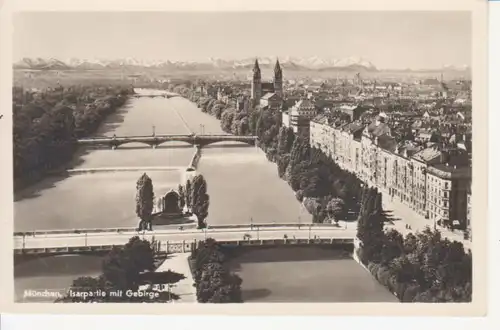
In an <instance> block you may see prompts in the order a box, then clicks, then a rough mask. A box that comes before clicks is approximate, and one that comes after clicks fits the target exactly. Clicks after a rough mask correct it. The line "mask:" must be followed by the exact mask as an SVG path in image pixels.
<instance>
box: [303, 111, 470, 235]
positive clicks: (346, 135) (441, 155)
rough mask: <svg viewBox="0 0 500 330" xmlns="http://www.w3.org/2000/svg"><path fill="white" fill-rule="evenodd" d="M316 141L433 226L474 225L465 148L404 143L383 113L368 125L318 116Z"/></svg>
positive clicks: (312, 136) (314, 128) (313, 124)
mask: <svg viewBox="0 0 500 330" xmlns="http://www.w3.org/2000/svg"><path fill="white" fill-rule="evenodd" d="M310 144H311V146H312V147H316V148H319V149H321V150H322V151H323V152H324V153H325V154H327V155H330V157H332V159H333V160H334V161H335V162H336V163H337V164H338V165H339V166H340V167H342V168H344V169H345V170H347V171H349V172H352V173H354V174H356V175H357V176H358V177H359V178H360V179H361V180H362V181H364V182H365V183H367V184H369V185H372V186H376V187H378V188H379V189H380V190H381V191H383V192H385V193H386V194H387V195H388V196H390V198H391V199H393V200H395V201H398V202H400V203H402V204H404V205H406V206H407V207H408V208H409V209H411V210H412V211H413V212H415V213H417V214H418V215H420V216H422V217H425V218H426V219H428V220H429V225H430V226H433V225H436V226H438V225H442V226H450V225H454V226H455V227H458V228H462V229H465V228H470V227H469V226H470V187H469V185H470V181H471V170H470V167H469V166H468V156H467V152H465V151H464V150H461V149H459V148H444V147H441V146H439V145H437V144H433V145H432V146H429V147H424V146H422V147H417V146H414V145H412V144H411V143H408V144H401V143H399V144H398V143H397V141H396V140H395V139H394V137H393V136H392V135H391V129H390V127H389V126H388V125H387V124H386V123H385V119H384V118H382V117H377V118H376V119H375V120H373V121H372V122H371V123H369V124H368V125H363V124H362V123H361V122H360V121H353V122H349V123H345V122H344V123H342V122H340V123H339V122H337V123H336V122H333V120H332V119H330V118H328V117H327V116H325V115H319V116H316V117H315V118H313V119H312V120H311V122H310Z"/></svg>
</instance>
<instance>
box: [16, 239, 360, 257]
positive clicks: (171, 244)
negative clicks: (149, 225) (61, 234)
mask: <svg viewBox="0 0 500 330" xmlns="http://www.w3.org/2000/svg"><path fill="white" fill-rule="evenodd" d="M151 242H152V244H153V246H154V249H155V251H156V252H157V253H160V254H162V253H166V254H171V253H186V252H190V251H192V249H193V247H195V246H196V244H197V242H199V240H196V239H191V240H183V241H161V240H160V241H155V239H154V237H152V238H151ZM218 243H219V244H220V245H222V246H276V245H333V244H354V238H342V237H341V238H321V239H320V238H316V239H305V238H299V239H295V238H281V239H239V240H218ZM123 245H125V244H100V245H88V244H86V243H85V244H79V245H73V246H57V247H55V246H54V247H31V248H24V247H15V248H14V253H15V254H17V255H57V254H79V253H89V252H90V253H92V252H105V251H110V250H111V249H113V248H114V247H121V246H123Z"/></svg>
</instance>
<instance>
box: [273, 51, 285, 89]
mask: <svg viewBox="0 0 500 330" xmlns="http://www.w3.org/2000/svg"><path fill="white" fill-rule="evenodd" d="M274 92H275V93H276V94H277V95H279V97H281V98H283V72H282V71H281V66H280V62H279V61H278V59H276V65H275V66H274Z"/></svg>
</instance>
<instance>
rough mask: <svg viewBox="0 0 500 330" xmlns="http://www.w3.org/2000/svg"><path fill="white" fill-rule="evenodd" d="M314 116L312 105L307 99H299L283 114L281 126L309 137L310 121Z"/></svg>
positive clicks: (314, 110)
mask: <svg viewBox="0 0 500 330" xmlns="http://www.w3.org/2000/svg"><path fill="white" fill-rule="evenodd" d="M316 114H317V113H316V108H315V106H314V104H313V103H312V102H311V101H310V100H308V99H301V100H300V101H298V102H297V103H295V105H294V106H292V107H291V109H289V110H288V111H286V112H284V113H283V116H282V118H283V119H282V120H283V125H284V126H285V127H291V128H292V129H293V131H294V132H295V133H297V134H302V135H309V130H310V121H311V119H312V118H314V117H315V116H316Z"/></svg>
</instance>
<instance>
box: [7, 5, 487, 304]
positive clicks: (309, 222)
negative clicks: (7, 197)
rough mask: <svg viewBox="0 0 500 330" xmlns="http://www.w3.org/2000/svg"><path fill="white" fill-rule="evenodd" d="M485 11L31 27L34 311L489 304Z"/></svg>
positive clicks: (32, 16) (27, 234)
mask: <svg viewBox="0 0 500 330" xmlns="http://www.w3.org/2000/svg"><path fill="white" fill-rule="evenodd" d="M472 18H473V15H472V13H471V12H469V11H451V10H449V11H389V10H379V11H368V10H367V11H293V12H285V11H232V12H225V11H211V12H209V11H205V12H203V11H199V12H187V11H186V12H153V11H135V12H134V11H130V12H119V11H114V12H113V11H92V12H91V11H87V12H86V11H78V12H76V11H75V12H70V11H67V12H48V11H47V12H42V11H39V12H37V11H32V12H18V13H15V14H13V16H12V63H11V65H12V86H11V88H12V157H13V158H12V161H13V169H12V170H13V174H12V178H13V231H14V232H13V250H14V251H13V277H14V281H13V285H14V290H13V292H14V297H13V300H14V301H13V302H14V303H49V304H53V303H62V304H67V303H172V304H183V303H190V304H194V303H198V304H217V303H243V304H247V303H254V304H255V303H378V304H380V303H384V304H388V303H392V304H395V303H396V304H397V303H463V304H470V303H472V302H473V296H474V290H475V289H476V282H474V286H473V264H474V263H475V260H476V259H473V244H472V242H473V237H474V239H477V237H480V236H479V235H484V233H479V232H478V233H477V234H476V232H474V231H473V230H472V228H473V226H472V223H473V219H472V187H473V182H474V180H475V179H474V180H473V178H472V169H473V166H472V163H473V157H472V155H473V153H472V145H473V134H472V132H473V130H472V123H473V119H472V118H473V97H472V94H473V93H472V90H473V86H475V85H474V84H475V81H473V75H472V71H473V70H472V57H473V56H472V49H473V29H472ZM476 110H477V109H474V118H476V117H475V116H476V115H477V113H476ZM7 115H8V114H5V116H7ZM2 116H3V115H2ZM2 120H3V119H2ZM475 151H476V150H475ZM474 228H476V227H474ZM475 234H476V235H477V237H475ZM475 257H476V256H475ZM481 258H483V257H481ZM271 306H272V305H271ZM271 308H272V307H271Z"/></svg>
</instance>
